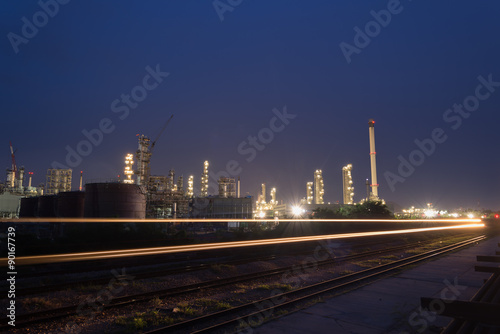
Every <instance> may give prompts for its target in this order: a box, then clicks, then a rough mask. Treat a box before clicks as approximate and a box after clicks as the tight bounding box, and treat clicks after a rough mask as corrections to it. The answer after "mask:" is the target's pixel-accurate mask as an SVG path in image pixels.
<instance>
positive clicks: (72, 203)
mask: <svg viewBox="0 0 500 334" xmlns="http://www.w3.org/2000/svg"><path fill="white" fill-rule="evenodd" d="M84 204H85V193H84V192H83V191H68V192H62V193H59V194H57V207H56V208H57V209H56V213H57V216H58V217H65V218H70V217H72V218H80V217H83V211H84Z"/></svg>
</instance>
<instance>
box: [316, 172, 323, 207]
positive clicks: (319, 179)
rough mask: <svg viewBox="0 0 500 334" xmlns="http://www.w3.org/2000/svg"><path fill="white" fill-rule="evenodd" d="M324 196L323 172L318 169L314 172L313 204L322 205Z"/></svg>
mask: <svg viewBox="0 0 500 334" xmlns="http://www.w3.org/2000/svg"><path fill="white" fill-rule="evenodd" d="M324 194H325V189H324V183H323V172H322V171H321V170H320V169H318V170H316V171H315V172H314V204H324V201H323V195H324Z"/></svg>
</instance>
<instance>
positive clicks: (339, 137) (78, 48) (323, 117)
mask: <svg viewBox="0 0 500 334" xmlns="http://www.w3.org/2000/svg"><path fill="white" fill-rule="evenodd" d="M1 6H2V7H3V8H2V11H1V13H0V20H1V24H0V33H1V34H0V35H1V36H3V37H2V42H1V43H0V57H1V58H0V67H1V74H2V75H1V77H0V108H1V110H2V131H1V141H0V148H1V149H0V159H1V160H0V163H1V164H2V165H3V167H4V168H8V167H10V153H9V146H8V145H9V141H12V143H13V145H14V147H15V148H16V149H17V151H16V160H17V162H18V165H19V166H24V167H25V168H26V170H27V171H33V172H34V184H35V185H38V184H39V183H44V182H45V173H46V170H47V169H48V168H50V167H51V166H69V167H72V168H73V173H74V178H73V187H74V188H75V189H76V188H77V184H78V176H77V174H78V173H79V171H80V170H83V171H84V175H85V180H86V181H87V182H89V181H92V180H99V179H100V180H106V179H110V178H114V177H116V175H117V174H122V170H123V160H124V156H125V155H126V153H132V152H135V150H136V149H137V137H136V134H145V135H148V136H150V137H152V138H155V137H156V136H157V135H158V133H159V132H160V130H161V128H162V126H163V124H164V123H165V122H166V120H167V119H168V118H169V117H170V115H171V114H174V115H175V116H174V118H173V119H172V121H171V122H170V124H169V126H168V127H167V129H166V130H165V132H164V133H163V135H162V136H161V137H160V139H159V140H158V142H157V144H156V147H155V150H154V153H153V157H152V167H151V168H152V174H155V175H166V174H168V170H169V169H171V168H174V169H175V170H176V175H177V176H180V175H184V178H185V180H186V179H187V177H188V175H190V174H194V175H195V186H196V188H199V179H200V174H201V171H202V168H203V161H204V160H209V161H210V163H211V167H210V170H211V172H212V174H211V177H212V180H213V179H214V176H220V175H223V174H224V173H227V172H229V173H232V174H234V175H235V176H240V177H241V180H242V194H246V193H250V194H251V195H256V194H257V192H258V191H259V189H260V184H261V183H262V182H265V183H266V184H267V186H268V189H270V188H271V187H273V186H275V187H277V189H278V191H277V194H278V200H284V201H287V202H289V201H297V200H299V199H300V198H302V197H304V196H305V189H306V182H307V181H312V180H313V173H314V171H315V170H316V169H322V170H323V176H324V181H325V201H327V202H336V201H341V200H342V179H341V176H342V174H341V169H342V166H344V165H346V164H347V163H352V164H353V167H354V169H353V178H354V186H355V193H356V195H355V200H356V201H359V200H360V199H361V198H362V197H364V196H365V194H366V190H365V179H366V178H368V177H370V165H369V142H368V120H369V119H370V118H373V119H375V121H376V124H375V135H376V146H377V147H376V148H377V167H378V178H379V184H380V187H379V194H380V196H381V197H382V198H384V199H385V200H386V201H394V202H397V203H399V204H400V205H403V206H410V205H416V206H421V205H424V204H425V203H427V202H432V203H434V204H435V206H437V207H440V208H450V209H451V208H455V207H460V206H463V207H471V208H476V207H478V206H480V207H483V208H490V209H495V210H498V209H500V191H499V190H500V152H499V150H498V145H499V143H500V132H499V131H498V124H499V122H500V68H499V59H500V39H499V38H498V34H499V32H500V20H498V17H500V3H498V2H495V1H487V0H478V1H473V0H468V1H464V0H459V1H449V0H447V1H411V0H402V1H401V2H398V1H395V0H390V1H388V0H383V1H347V0H345V1H329V0H317V1H305V0H301V1H299V0H272V1H269V0H252V1H249V0H220V1H219V0H216V1H213V0H199V1H193V0H186V1H160V0H157V1H154V0H151V1H147V2H146V1H138V0H137V1H123V0H122V1H94V0H86V1H77V0H73V1H69V0H59V1H58V2H56V0H41V1H40V2H37V1H2V3H1ZM42 7H45V11H44V9H43V8H42ZM47 12H48V14H46V13H47ZM87 137H90V138H91V139H90V140H89V139H88V138H87ZM416 141H417V143H419V144H417V143H416ZM419 145H420V146H421V148H419ZM68 150H70V151H71V152H73V153H72V154H70V155H69V156H68ZM76 155H78V156H76ZM0 180H1V181H2V182H3V181H4V180H5V175H2V176H0ZM403 181H404V182H403Z"/></svg>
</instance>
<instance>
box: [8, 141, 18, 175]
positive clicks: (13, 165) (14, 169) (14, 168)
mask: <svg viewBox="0 0 500 334" xmlns="http://www.w3.org/2000/svg"><path fill="white" fill-rule="evenodd" d="M9 146H10V156H11V158H12V171H13V172H14V173H15V172H16V171H17V167H16V157H15V156H14V148H13V147H12V142H10V141H9Z"/></svg>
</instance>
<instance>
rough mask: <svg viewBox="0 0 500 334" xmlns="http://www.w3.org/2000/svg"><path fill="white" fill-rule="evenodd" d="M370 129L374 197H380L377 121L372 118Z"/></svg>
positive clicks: (369, 123)
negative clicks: (376, 141) (376, 138)
mask: <svg viewBox="0 0 500 334" xmlns="http://www.w3.org/2000/svg"><path fill="white" fill-rule="evenodd" d="M368 126H369V127H368V130H369V133H370V164H371V169H372V184H371V187H372V195H373V198H375V199H378V183H377V161H376V159H375V156H376V155H377V152H376V151H375V121H374V120H373V119H370V120H369V121H368Z"/></svg>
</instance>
